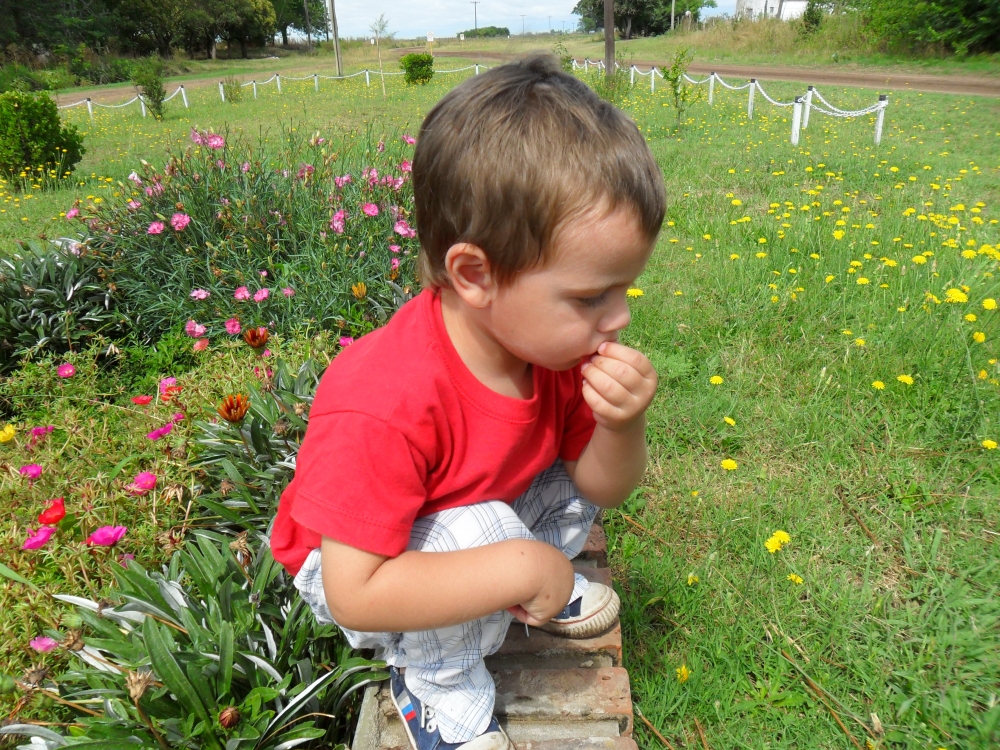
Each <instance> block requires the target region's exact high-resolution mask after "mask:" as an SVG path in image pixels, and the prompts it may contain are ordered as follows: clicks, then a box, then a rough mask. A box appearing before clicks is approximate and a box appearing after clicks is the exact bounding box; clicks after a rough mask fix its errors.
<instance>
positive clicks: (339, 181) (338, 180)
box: [333, 174, 351, 188]
mask: <svg viewBox="0 0 1000 750" xmlns="http://www.w3.org/2000/svg"><path fill="white" fill-rule="evenodd" d="M350 181H351V176H350V175H349V174H345V175H343V176H342V177H334V178H333V182H334V184H335V185H336V186H337V187H339V188H342V187H344V185H346V184H347V183H348V182H350Z"/></svg>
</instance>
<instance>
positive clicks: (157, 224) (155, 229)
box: [146, 221, 163, 234]
mask: <svg viewBox="0 0 1000 750" xmlns="http://www.w3.org/2000/svg"><path fill="white" fill-rule="evenodd" d="M162 233H163V222H162V221H154V222H153V223H152V224H150V225H149V229H147V230H146V234H162Z"/></svg>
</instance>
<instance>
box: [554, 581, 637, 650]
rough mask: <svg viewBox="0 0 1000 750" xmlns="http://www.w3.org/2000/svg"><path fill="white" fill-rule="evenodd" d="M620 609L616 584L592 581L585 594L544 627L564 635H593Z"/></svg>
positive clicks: (599, 632)
mask: <svg viewBox="0 0 1000 750" xmlns="http://www.w3.org/2000/svg"><path fill="white" fill-rule="evenodd" d="M620 609H621V600H620V599H619V598H618V594H617V593H615V590H614V589H613V588H611V587H610V586H605V585H604V584H603V583H593V582H591V584H590V586H589V587H588V588H587V590H586V591H584V592H583V596H581V597H578V598H576V599H574V600H573V601H571V602H570V603H569V604H567V605H566V608H565V609H563V611H562V612H560V613H559V614H558V615H556V616H555V617H553V618H552V619H551V620H549V622H547V623H545V624H544V625H542V627H541V629H542V630H544V631H545V632H547V633H552V634H554V635H561V636H562V637H563V638H593V637H595V636H598V635H600V634H601V633H603V632H604V631H605V630H607V629H608V628H610V627H611V626H612V625H613V624H614V622H615V620H617V619H618V611H619V610H620Z"/></svg>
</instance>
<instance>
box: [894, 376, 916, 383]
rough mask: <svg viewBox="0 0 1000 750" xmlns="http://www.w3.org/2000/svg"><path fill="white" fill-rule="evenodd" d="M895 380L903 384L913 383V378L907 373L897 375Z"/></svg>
mask: <svg viewBox="0 0 1000 750" xmlns="http://www.w3.org/2000/svg"><path fill="white" fill-rule="evenodd" d="M896 380H898V381H899V382H900V383H902V384H903V385H913V378H912V377H911V376H909V375H897V376H896Z"/></svg>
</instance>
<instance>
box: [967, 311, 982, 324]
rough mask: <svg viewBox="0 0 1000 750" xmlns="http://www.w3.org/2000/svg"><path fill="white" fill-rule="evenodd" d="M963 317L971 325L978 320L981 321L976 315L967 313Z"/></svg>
mask: <svg viewBox="0 0 1000 750" xmlns="http://www.w3.org/2000/svg"><path fill="white" fill-rule="evenodd" d="M963 317H964V318H965V320H966V321H968V322H969V323H975V322H976V321H977V320H979V318H977V317H976V314H975V313H966V314H965V315H964V316H963Z"/></svg>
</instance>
